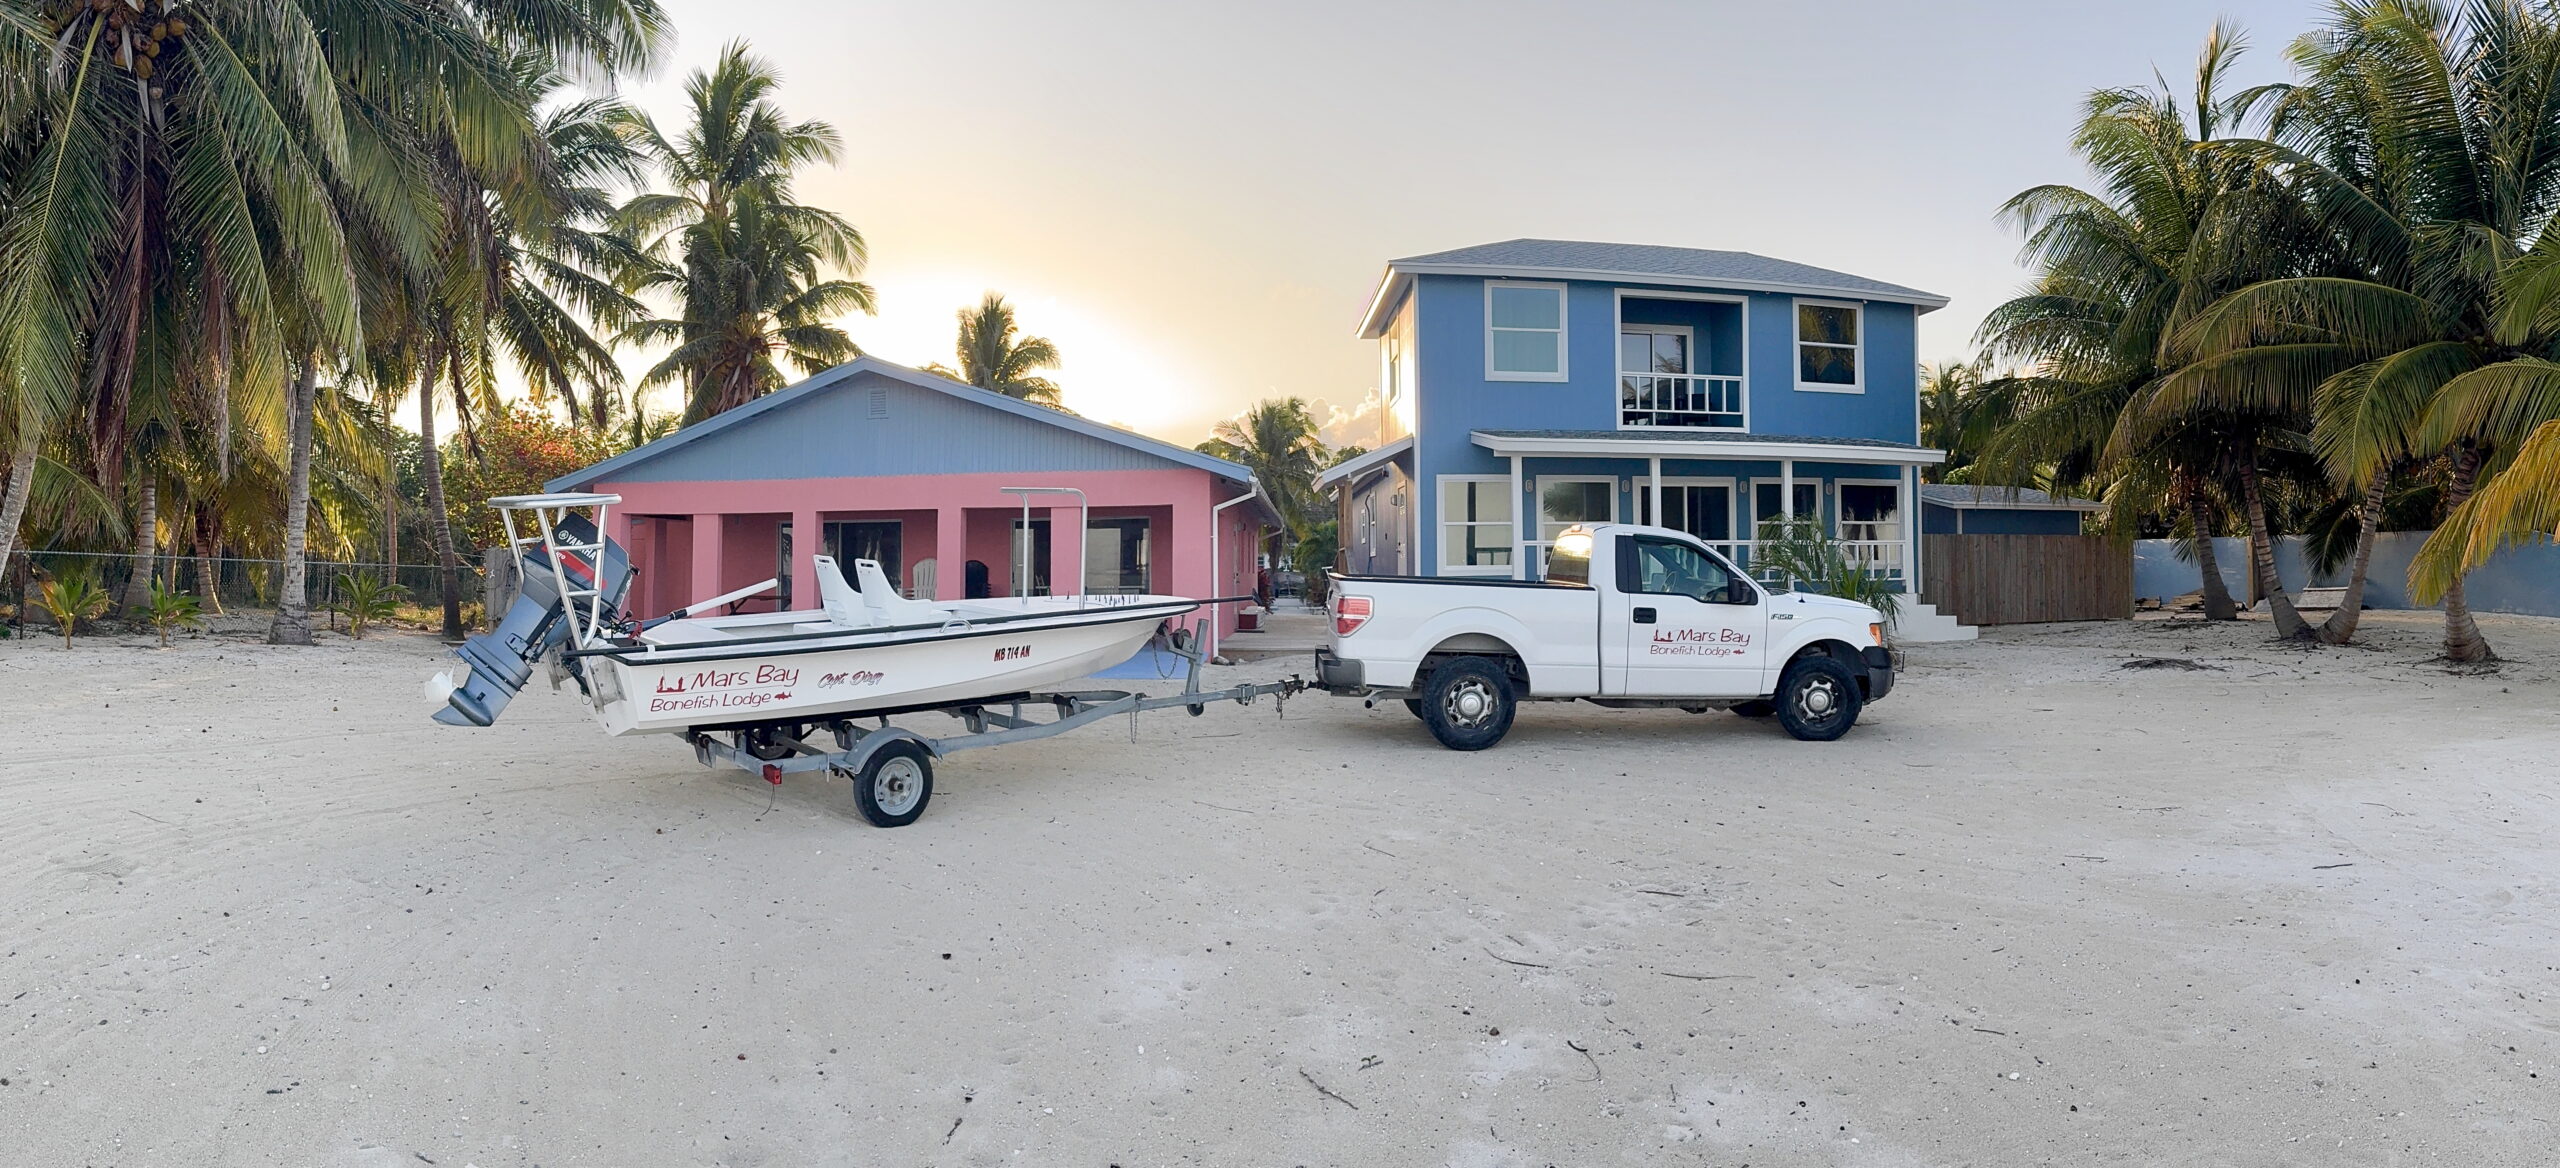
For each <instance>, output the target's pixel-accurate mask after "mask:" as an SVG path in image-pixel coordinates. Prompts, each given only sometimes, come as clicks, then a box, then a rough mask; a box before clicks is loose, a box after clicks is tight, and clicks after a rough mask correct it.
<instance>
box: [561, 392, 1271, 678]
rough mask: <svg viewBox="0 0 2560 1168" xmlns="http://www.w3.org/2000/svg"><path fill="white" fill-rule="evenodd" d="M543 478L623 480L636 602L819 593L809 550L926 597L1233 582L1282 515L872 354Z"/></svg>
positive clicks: (613, 483) (1245, 488) (1213, 590)
mask: <svg viewBox="0 0 2560 1168" xmlns="http://www.w3.org/2000/svg"><path fill="white" fill-rule="evenodd" d="M546 485H547V488H548V489H550V490H554V491H598V492H607V493H611V494H617V495H620V496H622V505H621V506H620V507H617V508H615V509H614V511H613V512H612V518H611V524H612V528H613V530H612V531H611V533H610V534H612V535H613V536H614V538H616V539H618V540H620V541H622V544H623V546H624V547H626V548H628V549H630V552H631V562H632V564H633V565H634V566H635V567H636V568H637V569H638V571H639V580H638V582H637V583H636V584H635V586H634V589H633V597H634V602H633V608H634V609H635V611H639V612H643V613H649V614H656V613H662V612H666V611H669V610H671V609H674V608H677V607H679V606H682V605H684V604H686V603H688V602H690V601H693V600H698V599H702V598H705V597H710V596H716V595H718V594H720V593H722V592H726V591H729V590H731V589H735V588H742V587H745V586H747V585H750V584H754V583H756V582H757V581H760V580H764V579H766V578H768V577H777V576H778V577H780V578H782V581H783V590H784V591H783V595H782V596H781V597H779V598H777V597H773V596H771V595H768V596H764V597H758V598H756V599H755V600H752V601H749V602H748V603H747V606H746V607H747V608H748V609H749V610H761V609H765V608H771V607H788V608H796V609H814V608H817V607H818V597H817V589H815V588H814V587H811V586H809V585H808V584H807V583H806V581H808V580H809V579H810V571H811V566H810V557H812V556H814V555H817V554H819V553H820V552H821V551H823V552H825V553H827V554H830V555H833V556H834V557H836V559H837V560H838V561H839V562H841V563H845V564H850V563H852V561H854V560H856V559H871V560H878V561H880V563H881V565H882V567H883V568H884V569H886V570H887V572H888V574H889V576H890V578H891V579H892V580H894V581H895V582H896V583H897V584H898V586H899V587H900V588H901V589H902V590H904V591H905V592H906V593H907V594H908V595H910V596H917V597H932V598H934V599H942V600H956V599H962V598H966V597H970V596H1011V595H1016V594H1018V593H1019V592H1020V591H1022V590H1023V589H1024V588H1026V587H1027V588H1028V590H1029V591H1030V592H1031V593H1032V594H1034V595H1049V594H1057V595H1065V594H1073V593H1077V592H1084V593H1154V594H1166V595H1176V596H1193V597H1202V598H1208V597H1217V596H1238V595H1243V594H1246V593H1250V592H1251V591H1252V590H1253V582H1254V576H1255V570H1256V568H1257V567H1258V563H1259V561H1258V555H1259V553H1260V545H1261V537H1262V535H1263V533H1264V532H1265V530H1266V529H1267V528H1268V527H1270V526H1272V525H1275V524H1276V523H1277V522H1278V520H1277V516H1276V515H1275V513H1274V512H1273V511H1272V510H1271V507H1270V504H1269V503H1268V502H1267V501H1265V500H1264V499H1262V498H1261V496H1260V494H1259V492H1258V491H1257V490H1256V488H1255V484H1254V481H1253V474H1252V472H1250V471H1248V470H1246V469H1245V468H1244V467H1242V466H1238V465H1236V464H1235V463H1232V462H1227V461H1225V460H1223V459H1217V458H1211V457H1209V456H1208V455H1205V454H1201V453H1198V452H1196V451H1191V450H1185V449H1183V448H1182V447H1179V446H1175V445H1172V444H1170V443H1165V442H1159V441H1157V440H1155V439H1153V438H1148V437H1144V436H1141V435H1138V434H1132V433H1129V432H1127V431H1125V430H1118V429H1114V428H1112V427H1110V426H1105V425H1101V424H1099V423H1096V422H1091V421H1087V420H1085V419H1083V418H1079V417H1077V416H1075V415H1073V414H1066V413H1060V412H1058V411H1056V410H1051V409H1044V408H1042V407H1039V406H1034V405H1026V404H1024V403H1022V402H1019V401H1015V400H1013V399H1012V398H1008V397H1005V396H1003V395H1002V394H996V393H990V392H988V391H986V390H983V389H979V388H976V387H975V386H970V385H965V384H963V383H961V382H957V381H953V380H950V379H948V378H944V377H937V376H935V375H933V374H930V373H923V372H919V371H917V370H914V369H909V368H906V367H904V366H901V365H895V364H891V363H889V362H887V361H882V360H879V359H877V358H873V357H864V358H861V359H859V360H856V361H854V362H852V363H850V364H846V365H840V366H837V367H836V368H834V369H830V370H827V371H826V372H824V373H820V374H818V375H816V376H814V377H811V378H809V379H808V380H806V381H803V382H801V383H799V384H798V385H794V386H792V387H790V388H788V389H784V390H781V391H779V392H776V393H774V394H771V395H769V396H767V397H764V398H760V399H758V400H757V401H755V402H754V403H753V404H750V405H747V406H745V407H742V408H739V409H735V410H731V411H729V412H728V413H725V414H722V415H720V416H719V417H716V418H713V419H711V420H709V421H706V422H702V423H700V424H698V425H693V426H688V427H686V428H684V429H682V430H679V431H677V432H675V433H674V434H671V435H668V436H667V437H665V438H662V439H659V440H658V441H656V442H652V443H650V444H648V445H647V446H643V447H640V448H639V449H637V450H633V451H630V452H629V453H626V454H622V455H620V456H617V457H614V458H610V459H607V460H605V461H603V462H600V463H597V464H596V465H594V466H591V467H588V468H586V469H585V470H581V471H579V472H577V473H575V474H571V475H567V476H564V477H562V478H559V479H555V480H553V481H552V482H550V483H549V484H546ZM1009 487H1042V488H1072V489H1073V490H1074V491H1080V492H1082V503H1083V508H1082V509H1081V513H1082V514H1083V516H1084V521H1083V523H1081V524H1079V523H1078V522H1077V520H1078V516H1079V513H1080V508H1079V506H1078V498H1077V496H1076V495H1075V494H1073V493H1068V492H1065V491H1054V490H1053V491H1048V492H1043V493H1036V494H1030V495H1028V496H1025V495H1024V494H1020V493H1013V492H1008V491H1007V490H1006V488H1009ZM1026 498H1027V499H1028V501H1029V504H1030V513H1029V518H1028V523H1027V524H1026V523H1025V516H1024V502H1025V500H1026ZM1213 532H1214V534H1213ZM1213 556H1214V559H1213V558H1212V557H1213ZM1079 563H1081V564H1082V565H1083V578H1082V579H1081V580H1079V579H1077V578H1076V574H1077V565H1078V564H1079ZM847 574H848V575H850V570H849V569H848V572H847ZM1236 610H1237V606H1236V605H1232V604H1229V605H1222V606H1219V609H1218V615H1219V618H1220V630H1219V631H1220V633H1221V634H1222V635H1223V634H1224V633H1227V632H1232V631H1233V630H1234V628H1235V619H1236Z"/></svg>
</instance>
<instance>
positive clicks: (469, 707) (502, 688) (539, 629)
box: [427, 515, 631, 726]
mask: <svg viewBox="0 0 2560 1168" xmlns="http://www.w3.org/2000/svg"><path fill="white" fill-rule="evenodd" d="M552 534H553V538H554V540H555V541H556V542H558V543H561V544H567V545H576V544H601V545H602V546H603V551H602V553H601V554H600V555H598V554H596V553H581V552H573V551H565V550H564V551H562V552H560V553H559V555H560V557H561V562H562V566H563V568H565V569H566V572H567V575H568V579H569V587H571V588H572V589H584V588H600V589H602V590H603V593H604V604H603V606H602V610H601V614H600V623H609V622H612V621H615V620H618V619H620V613H619V609H620V606H621V604H622V599H623V595H624V593H626V592H627V591H629V589H630V587H631V557H630V554H629V553H627V552H625V551H623V549H622V545H621V544H618V543H615V542H613V541H612V540H609V539H600V538H599V537H598V536H597V534H596V527H595V524H594V523H593V522H591V521H589V520H588V519H587V518H586V517H585V516H583V515H569V516H565V517H563V518H562V519H561V521H560V522H558V523H557V524H555V525H554V526H553V528H552ZM551 555H552V553H551V552H549V551H547V550H546V549H544V548H543V546H542V545H541V544H539V543H534V544H527V545H524V550H523V551H522V552H521V553H519V554H518V555H517V557H516V567H517V577H518V579H519V580H520V581H521V583H520V585H519V587H518V588H517V591H516V601H515V603H514V604H513V605H511V606H509V607H508V609H507V616H506V619H505V620H502V621H499V622H498V627H497V628H496V629H495V630H493V631H491V632H486V633H480V634H477V635H475V636H473V637H472V638H471V639H470V640H467V641H464V642H463V643H462V647H461V648H459V649H456V650H454V653H455V655H456V656H459V657H461V658H462V660H463V663H464V664H465V665H468V666H469V667H470V668H469V671H468V672H467V673H465V674H464V675H463V677H462V679H461V680H460V681H459V682H458V683H457V682H456V681H455V680H454V679H453V676H452V675H451V674H450V673H440V674H437V675H436V676H435V678H434V679H433V680H431V681H429V682H428V683H427V684H428V686H429V688H430V691H431V692H432V691H433V690H436V689H445V690H449V691H450V692H448V693H446V694H445V708H444V709H441V710H438V711H436V713H435V720H436V721H438V722H441V723H443V724H445V725H447V726H486V725H488V724H490V723H492V722H495V721H497V720H498V715H499V714H500V713H501V712H503V711H504V710H505V709H506V708H507V703H508V702H510V701H513V700H514V699H515V696H516V692H517V691H518V690H521V689H523V688H524V683H525V682H527V681H529V680H531V679H532V677H533V666H534V663H535V662H538V661H540V660H542V658H543V655H544V654H546V653H549V652H552V651H554V650H556V649H559V648H561V647H562V646H563V645H565V644H566V643H567V641H568V640H569V633H570V623H571V622H570V619H569V616H568V614H567V612H566V611H565V608H566V605H564V604H563V603H562V600H561V596H560V589H559V585H558V584H557V583H556V582H555V578H554V577H553V575H552V572H551ZM598 559H601V561H602V564H603V567H602V571H601V572H599V571H598V570H597V569H596V567H595V561H596V560H598ZM586 602H587V598H586V597H583V596H581V597H575V598H572V599H571V600H570V601H569V603H574V604H580V605H583V604H585V603H586ZM572 666H573V668H572V672H575V670H574V663H572ZM580 684H581V685H584V684H585V682H584V680H583V679H581V681H580Z"/></svg>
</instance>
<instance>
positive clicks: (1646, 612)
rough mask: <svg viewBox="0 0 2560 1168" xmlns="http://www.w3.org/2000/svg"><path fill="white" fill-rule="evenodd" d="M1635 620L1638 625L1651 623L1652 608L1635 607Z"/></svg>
mask: <svg viewBox="0 0 2560 1168" xmlns="http://www.w3.org/2000/svg"><path fill="white" fill-rule="evenodd" d="M1635 622H1636V623H1637V624H1640V625H1649V624H1652V623H1653V610H1652V609H1650V608H1639V609H1637V610H1636V614H1635Z"/></svg>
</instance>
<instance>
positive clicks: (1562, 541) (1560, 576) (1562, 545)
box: [1547, 531, 1591, 588]
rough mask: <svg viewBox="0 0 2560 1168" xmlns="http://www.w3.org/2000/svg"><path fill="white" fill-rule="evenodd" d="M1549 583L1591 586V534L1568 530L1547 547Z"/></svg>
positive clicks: (1580, 586) (1581, 586) (1576, 586)
mask: <svg viewBox="0 0 2560 1168" xmlns="http://www.w3.org/2000/svg"><path fill="white" fill-rule="evenodd" d="M1547 583H1549V584H1568V585H1571V586H1573V587H1575V588H1589V587H1591V534H1590V533H1589V532H1585V531H1568V532H1565V533H1564V534H1563V535H1559V536H1557V537H1556V542H1555V546H1553V547H1550V548H1548V549H1547Z"/></svg>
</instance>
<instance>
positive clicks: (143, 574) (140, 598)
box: [116, 477, 160, 620]
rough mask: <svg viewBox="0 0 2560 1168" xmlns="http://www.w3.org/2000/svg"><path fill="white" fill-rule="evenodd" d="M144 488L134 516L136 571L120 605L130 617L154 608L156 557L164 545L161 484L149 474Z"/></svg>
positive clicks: (125, 587)
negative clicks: (152, 590) (153, 593)
mask: <svg viewBox="0 0 2560 1168" xmlns="http://www.w3.org/2000/svg"><path fill="white" fill-rule="evenodd" d="M141 490H142V499H141V501H140V503H139V504H137V505H136V507H135V511H136V514H135V515H134V519H133V574H132V575H131V576H129V577H126V579H125V582H124V603H122V604H120V605H117V606H116V607H117V608H119V609H121V610H123V612H124V616H125V619H126V620H133V619H136V618H138V617H140V616H141V615H142V613H143V610H145V609H148V608H150V607H151V580H152V571H153V560H154V557H155V556H156V554H157V553H158V551H159V547H160V484H159V483H157V482H154V481H152V480H151V479H150V478H148V477H145V478H144V479H143V481H142V484H141Z"/></svg>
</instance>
